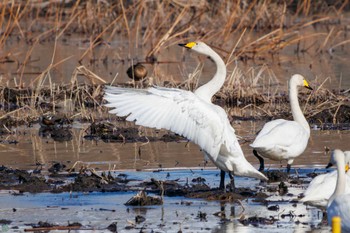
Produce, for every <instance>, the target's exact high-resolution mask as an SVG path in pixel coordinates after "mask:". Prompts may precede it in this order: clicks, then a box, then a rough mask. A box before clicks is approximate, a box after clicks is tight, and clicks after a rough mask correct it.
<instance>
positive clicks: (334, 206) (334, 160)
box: [327, 149, 350, 232]
mask: <svg viewBox="0 0 350 233" xmlns="http://www.w3.org/2000/svg"><path fill="white" fill-rule="evenodd" d="M330 164H336V165H337V170H338V175H337V186H336V188H335V191H334V193H333V195H332V196H331V197H330V198H329V201H328V206H327V218H328V225H332V218H333V217H335V216H339V217H340V218H341V228H342V231H344V232H350V194H345V193H344V192H345V178H346V175H345V171H346V170H347V169H349V166H347V168H345V167H346V166H345V157H344V153H343V152H342V151H341V150H337V149H336V150H334V151H333V153H332V156H331V161H330Z"/></svg>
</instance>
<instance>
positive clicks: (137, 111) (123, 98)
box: [104, 86, 224, 160]
mask: <svg viewBox="0 0 350 233" xmlns="http://www.w3.org/2000/svg"><path fill="white" fill-rule="evenodd" d="M105 92H106V94H105V96H104V99H105V100H107V101H108V103H107V104H106V106H107V107H110V108H114V109H112V110H110V111H109V112H110V113H113V114H116V115H117V116H120V117H127V118H126V120H128V121H135V123H136V124H138V125H142V126H146V127H150V128H157V129H161V128H163V129H167V130H170V131H172V132H175V133H177V134H180V135H182V136H184V137H186V138H187V139H189V140H191V141H193V142H194V143H196V144H197V145H199V147H201V148H202V149H203V150H205V151H206V152H207V153H209V154H210V155H211V156H212V157H213V159H214V160H215V159H216V157H217V155H218V153H219V150H220V147H221V144H222V141H223V136H224V123H223V122H222V120H221V116H220V114H218V113H217V111H216V110H217V109H216V107H214V106H213V105H212V104H209V103H206V102H204V101H202V100H201V99H199V98H198V97H197V96H196V95H195V94H194V93H192V92H189V91H185V90H180V89H176V88H162V87H151V88H148V89H142V90H140V89H132V88H119V87H111V86H107V87H106V89H105Z"/></svg>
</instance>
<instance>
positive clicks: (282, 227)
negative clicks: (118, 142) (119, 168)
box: [0, 169, 329, 232]
mask: <svg viewBox="0 0 350 233" xmlns="http://www.w3.org/2000/svg"><path fill="white" fill-rule="evenodd" d="M310 171H311V170H310V169H299V176H300V177H305V174H306V173H309V172H310ZM123 173H125V174H127V175H128V178H135V179H141V180H150V179H151V178H155V179H158V180H172V179H179V182H180V183H182V184H184V183H185V182H187V181H188V180H191V179H193V178H196V177H202V178H204V179H206V183H207V184H209V185H210V186H216V185H217V184H216V182H217V181H216V180H217V179H218V177H217V174H218V172H217V171H216V170H210V169H209V170H189V169H182V170H169V171H161V172H156V173H155V172H136V173H135V172H123ZM168 173H170V176H169V175H168ZM306 179H307V178H306ZM236 185H237V187H247V186H249V187H255V188H254V189H261V188H263V187H264V186H266V184H261V183H260V182H259V181H257V180H254V179H250V178H237V179H236ZM270 185H277V184H270ZM302 191H303V186H300V185H299V186H297V185H294V186H293V185H290V187H289V194H288V195H287V196H286V195H285V196H279V195H278V194H272V196H271V197H270V198H268V206H271V205H278V206H279V209H278V210H277V211H268V210H267V206H265V205H264V204H261V203H259V202H254V199H247V200H243V201H242V205H243V207H244V210H243V209H242V206H241V205H240V204H239V203H237V202H234V203H220V202H217V201H209V202H208V201H205V200H202V199H190V198H185V197H165V198H164V205H162V206H148V207H128V206H125V205H124V203H125V202H126V201H127V200H128V199H130V198H131V197H132V196H133V195H134V194H135V193H133V192H117V193H95V192H93V193H60V194H51V193H42V194H27V193H25V194H24V195H19V196H17V195H16V196H14V195H9V194H8V193H7V192H1V193H0V197H1V198H0V205H1V210H0V215H1V216H2V217H1V218H4V219H8V220H12V221H13V222H12V223H11V224H8V225H3V226H2V228H3V229H10V228H11V227H13V226H19V227H20V229H21V230H23V229H25V228H26V229H28V228H29V229H30V228H31V227H29V226H28V225H27V224H32V223H37V222H38V221H47V222H50V223H55V224H60V225H64V224H67V222H70V223H72V222H80V223H82V224H83V225H84V226H85V227H86V229H87V230H86V231H87V232H88V231H89V230H91V229H95V231H97V232H99V231H103V230H104V229H105V228H106V227H107V226H108V225H109V224H111V223H113V222H118V232H138V231H140V229H141V228H144V230H145V231H146V232H151V230H152V229H153V230H155V231H160V232H177V231H179V230H182V231H185V232H232V231H239V232H252V231H256V230H259V232H281V231H283V232H290V231H294V232H305V231H307V230H310V229H314V228H317V229H318V232H320V231H322V230H324V231H325V232H326V231H328V230H329V228H328V227H327V225H326V224H325V223H324V222H322V216H323V214H322V211H321V210H319V209H317V208H314V207H307V206H305V205H303V204H301V203H298V204H296V205H293V203H290V201H291V200H294V199H297V195H299V194H300V193H302ZM151 195H154V194H151ZM14 209H15V211H14ZM220 211H222V212H224V213H225V214H226V218H220V217H218V216H215V215H214V213H218V212H220ZM199 213H205V214H206V217H205V219H203V218H202V219H201V218H199V217H198V214H199ZM283 214H286V216H283ZM288 214H292V215H288ZM136 215H141V216H143V217H145V218H146V220H145V222H142V223H137V224H136V225H135V228H133V229H131V230H126V229H125V227H129V226H131V225H132V223H133V224H135V216H136ZM254 216H258V217H264V218H271V216H273V218H275V219H278V220H277V221H276V222H275V223H274V224H272V225H263V224H259V225H258V226H252V225H248V226H244V225H242V224H241V223H240V222H239V221H238V220H239V219H244V218H248V217H254ZM276 226H277V228H276ZM79 232H84V231H83V230H81V231H79Z"/></svg>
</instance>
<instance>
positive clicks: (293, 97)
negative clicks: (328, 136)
mask: <svg viewBox="0 0 350 233" xmlns="http://www.w3.org/2000/svg"><path fill="white" fill-rule="evenodd" d="M289 101H290V106H291V110H292V114H293V119H294V121H296V122H298V123H299V124H300V125H302V126H303V128H304V129H305V130H306V131H307V132H308V133H309V134H310V126H309V123H308V122H307V120H306V118H305V116H304V114H303V112H302V110H301V108H300V105H299V100H298V87H297V86H296V85H290V86H289Z"/></svg>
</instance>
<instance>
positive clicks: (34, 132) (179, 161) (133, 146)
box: [0, 122, 350, 170]
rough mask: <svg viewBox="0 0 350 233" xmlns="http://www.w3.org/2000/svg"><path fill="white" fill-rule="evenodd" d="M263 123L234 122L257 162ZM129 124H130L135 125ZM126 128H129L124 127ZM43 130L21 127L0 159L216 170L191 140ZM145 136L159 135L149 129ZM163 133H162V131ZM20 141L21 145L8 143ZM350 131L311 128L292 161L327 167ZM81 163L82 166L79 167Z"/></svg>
mask: <svg viewBox="0 0 350 233" xmlns="http://www.w3.org/2000/svg"><path fill="white" fill-rule="evenodd" d="M262 124H263V122H240V123H239V124H234V126H233V127H234V128H235V130H236V133H237V135H239V136H240V137H242V140H241V146H242V149H243V151H244V153H245V156H246V157H247V159H248V161H250V162H251V163H252V164H254V165H256V167H257V164H258V161H257V159H256V158H255V157H254V156H253V154H252V152H251V149H250V147H249V143H250V142H251V141H252V140H253V139H254V137H255V134H256V132H257V131H258V130H260V128H261V127H262ZM132 125H133V124H132V123H127V126H132ZM124 126H125V125H124ZM38 127H39V126H37V125H35V126H34V127H33V128H18V129H17V130H16V133H15V134H13V135H8V136H6V137H2V140H3V141H4V143H2V144H0V161H1V163H2V164H4V165H7V166H13V167H14V168H24V169H34V168H35V163H36V162H40V163H41V164H44V166H47V167H46V168H49V167H50V166H51V163H52V162H53V161H57V162H64V163H68V164H71V166H73V164H74V163H75V162H77V161H82V162H84V163H85V165H89V166H90V167H93V168H99V169H117V170H125V169H126V170H145V169H155V168H174V167H175V168H176V167H193V168H204V167H205V166H206V167H213V165H212V164H211V163H210V162H209V163H208V164H207V163H205V160H204V157H203V154H202V152H201V151H200V150H199V148H198V147H197V146H196V145H195V144H192V143H187V142H151V143H125V144H122V143H106V142H103V141H94V140H93V141H91V140H86V139H84V136H85V135H87V133H86V129H87V128H88V127H89V124H80V123H74V124H73V129H72V132H73V139H72V140H71V141H67V142H56V141H54V140H52V139H51V138H45V137H41V136H39V128H38ZM145 131H146V135H147V136H154V135H155V134H156V133H155V132H154V131H153V130H151V129H145ZM160 133H162V132H160ZM11 140H17V141H18V143H17V144H8V143H6V141H11ZM349 141H350V131H336V130H332V131H321V130H311V138H310V141H309V144H308V147H307V149H306V151H305V152H304V153H303V154H302V155H301V156H300V157H298V158H297V159H296V160H295V161H294V164H293V165H294V166H295V167H309V168H311V167H314V168H318V167H324V166H325V165H326V164H327V163H328V159H329V155H327V154H325V152H324V149H325V147H329V148H331V149H335V148H339V149H342V150H349V149H350V147H349V146H348V142H349ZM81 165H83V164H82V163H80V164H78V167H79V166H81ZM280 166H283V167H285V166H286V162H281V163H280V162H276V161H272V160H266V167H267V168H269V167H271V168H278V167H280Z"/></svg>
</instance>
